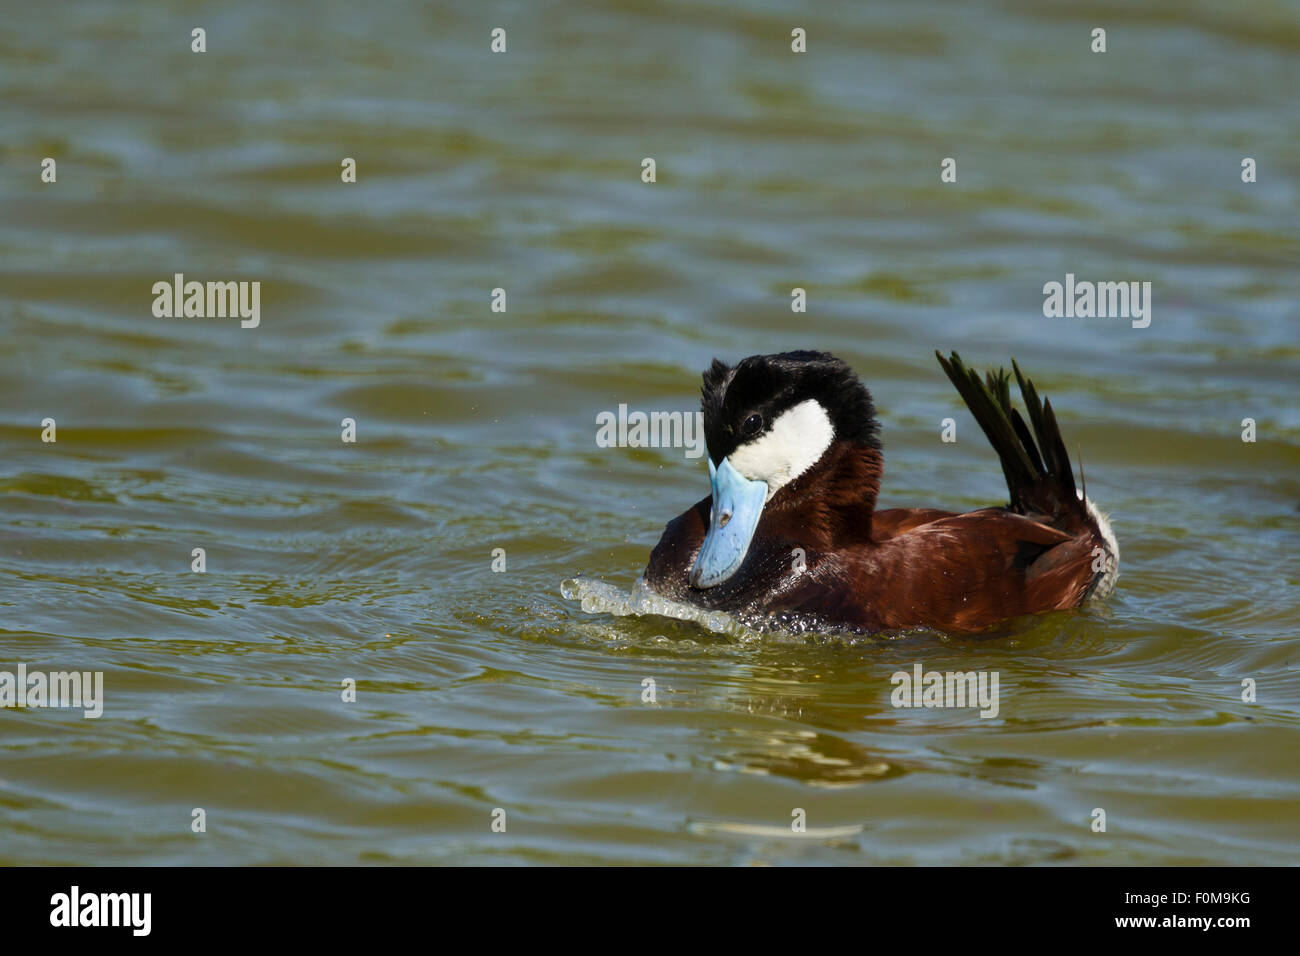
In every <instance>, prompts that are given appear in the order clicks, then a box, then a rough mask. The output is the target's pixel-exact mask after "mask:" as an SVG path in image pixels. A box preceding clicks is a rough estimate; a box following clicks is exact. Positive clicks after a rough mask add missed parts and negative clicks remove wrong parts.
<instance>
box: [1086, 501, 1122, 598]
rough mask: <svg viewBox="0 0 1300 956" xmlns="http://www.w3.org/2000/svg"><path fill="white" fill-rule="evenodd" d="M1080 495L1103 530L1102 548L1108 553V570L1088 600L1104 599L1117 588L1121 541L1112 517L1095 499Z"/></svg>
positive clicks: (1099, 528) (1091, 515) (1098, 526)
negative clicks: (1103, 511) (1116, 535)
mask: <svg viewBox="0 0 1300 956" xmlns="http://www.w3.org/2000/svg"><path fill="white" fill-rule="evenodd" d="M1079 497H1080V498H1083V504H1084V507H1085V508H1087V509H1088V515H1089V516H1090V517H1091V518H1092V520H1093V521H1095V522H1097V528H1098V530H1099V531H1100V532H1101V540H1102V550H1103V551H1104V552H1105V553H1106V570H1105V571H1103V572H1102V575H1101V580H1099V581H1098V582H1097V584H1096V585H1095V586H1094V587H1093V589H1092V594H1091V595H1090V596H1089V597H1088V600H1090V601H1104V600H1105V599H1106V598H1108V597H1110V592H1111V591H1114V590H1115V581H1116V580H1118V578H1119V541H1118V540H1116V538H1115V532H1114V530H1113V529H1112V528H1111V526H1110V519H1109V518H1108V517H1107V516H1106V515H1104V514H1102V513H1101V511H1099V510H1098V508H1097V506H1096V505H1095V504H1094V503H1093V500H1092V499H1091V498H1085V497H1084V495H1083V493H1082V492H1080V493H1079Z"/></svg>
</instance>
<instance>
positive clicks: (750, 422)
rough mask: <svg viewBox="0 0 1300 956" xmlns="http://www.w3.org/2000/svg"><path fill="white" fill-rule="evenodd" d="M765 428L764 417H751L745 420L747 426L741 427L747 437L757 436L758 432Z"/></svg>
mask: <svg viewBox="0 0 1300 956" xmlns="http://www.w3.org/2000/svg"><path fill="white" fill-rule="evenodd" d="M762 427H763V416H762V415H750V416H749V417H748V418H746V419H745V424H744V425H742V426H741V431H743V432H744V433H745V434H746V435H756V434H758V430H759V429H760V428H762Z"/></svg>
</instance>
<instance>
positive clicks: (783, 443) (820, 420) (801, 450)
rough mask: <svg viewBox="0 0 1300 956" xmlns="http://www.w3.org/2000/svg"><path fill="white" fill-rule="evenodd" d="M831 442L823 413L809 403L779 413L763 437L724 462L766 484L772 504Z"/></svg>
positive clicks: (832, 435)
mask: <svg viewBox="0 0 1300 956" xmlns="http://www.w3.org/2000/svg"><path fill="white" fill-rule="evenodd" d="M834 439H835V429H834V428H833V427H832V426H831V420H830V416H829V415H827V414H826V409H824V408H822V406H821V404H820V403H819V402H816V401H814V400H813V399H809V400H808V401H806V402H800V403H799V404H798V405H796V406H794V407H793V408H790V409H787V410H786V411H784V412H782V413H781V415H780V416H778V418H777V420H776V421H775V422H773V423H772V427H771V429H769V430H768V432H767V433H766V434H764V435H762V436H761V437H759V438H756V439H754V441H752V442H749V443H748V444H746V445H741V446H740V447H739V448H737V449H736V450H735V451H733V452H732V453H731V454H730V455H728V456H727V460H728V461H730V462H731V467H733V468H735V469H736V471H738V472H740V473H741V474H742V475H744V476H745V477H746V478H750V479H753V480H755V481H765V482H767V500H768V501H771V500H772V496H773V495H774V494H776V493H777V490H778V489H780V487H781V486H782V485H784V484H786V483H787V482H790V481H793V480H794V479H795V478H798V477H799V476H800V475H802V474H803V473H804V472H805V471H807V470H808V469H809V468H811V467H812V466H813V465H815V464H817V462H818V460H819V459H820V458H821V456H822V455H823V454H825V453H826V449H827V448H829V447H830V446H831V442H832V441H833V440H834Z"/></svg>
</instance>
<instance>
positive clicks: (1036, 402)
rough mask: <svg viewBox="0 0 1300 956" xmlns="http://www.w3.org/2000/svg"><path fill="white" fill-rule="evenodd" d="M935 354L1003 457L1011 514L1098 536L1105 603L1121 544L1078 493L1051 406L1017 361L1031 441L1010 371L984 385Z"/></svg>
mask: <svg viewBox="0 0 1300 956" xmlns="http://www.w3.org/2000/svg"><path fill="white" fill-rule="evenodd" d="M934 354H935V356H936V357H937V358H938V359H939V364H940V365H942V366H943V370H944V371H945V372H946V373H947V374H948V378H949V379H950V380H951V381H952V384H953V385H954V386H955V387H956V389H957V391H958V393H960V395H961V397H962V400H963V401H965V403H966V407H967V408H969V409H970V412H971V414H972V415H973V416H974V417H975V421H977V422H979V426H980V428H981V429H983V431H984V434H985V435H986V436H987V437H988V440H989V444H991V445H992V446H993V450H994V451H995V452H997V453H998V459H999V461H1001V463H1002V474H1003V475H1004V476H1005V477H1006V479H1007V491H1008V492H1009V494H1010V509H1011V510H1012V511H1015V512H1017V513H1018V514H1022V515H1027V516H1030V517H1034V518H1036V519H1038V520H1040V521H1043V522H1045V523H1046V524H1050V525H1051V526H1052V527H1054V528H1059V529H1060V530H1062V531H1066V532H1069V533H1071V534H1078V533H1080V532H1083V531H1085V530H1087V531H1091V532H1092V533H1093V534H1094V535H1096V538H1097V540H1098V541H1099V542H1100V544H1099V545H1098V546H1099V547H1100V548H1101V549H1102V551H1103V552H1104V553H1105V554H1104V557H1105V560H1104V561H1103V562H1101V563H1100V567H1101V570H1099V572H1098V574H1097V577H1096V579H1095V580H1094V582H1093V586H1092V591H1093V595H1092V596H1094V597H1105V596H1106V595H1107V594H1109V593H1110V591H1111V590H1112V589H1113V587H1114V583H1115V578H1116V577H1117V576H1118V573H1119V570H1118V569H1119V543H1118V542H1117V541H1116V540H1115V535H1114V533H1113V532H1112V531H1111V528H1110V522H1109V521H1107V519H1106V516H1105V515H1103V514H1101V513H1100V512H1099V511H1098V510H1097V508H1096V506H1095V505H1093V503H1092V502H1091V501H1090V500H1088V499H1087V498H1086V497H1085V496H1084V495H1082V494H1080V493H1079V491H1078V490H1077V489H1076V488H1075V485H1074V472H1073V471H1072V470H1071V468H1070V457H1069V455H1068V454H1066V451H1065V442H1064V440H1063V439H1062V438H1061V429H1060V426H1059V425H1057V423H1056V415H1055V414H1054V413H1053V412H1052V403H1051V401H1050V400H1049V399H1040V398H1039V397H1038V390H1037V389H1036V388H1034V383H1033V382H1031V381H1030V380H1029V379H1027V378H1025V376H1024V375H1022V374H1021V372H1020V366H1018V365H1017V364H1016V362H1015V360H1014V359H1012V361H1011V367H1012V369H1013V370H1014V371H1015V376H1016V382H1017V383H1018V384H1019V386H1020V397H1021V400H1022V401H1023V402H1024V405H1025V411H1026V412H1027V413H1028V415H1029V425H1032V426H1033V434H1032V435H1031V434H1030V428H1029V425H1026V424H1025V420H1024V418H1023V417H1021V415H1020V412H1019V411H1017V410H1016V409H1015V408H1012V407H1011V375H1010V374H1009V373H1008V372H1007V371H1006V370H1005V369H998V370H997V371H996V372H993V371H989V372H986V373H985V375H984V378H983V380H981V379H980V376H979V373H978V372H976V371H975V370H974V369H971V368H968V367H967V366H966V365H965V364H964V363H963V362H962V360H961V357H960V356H959V355H958V354H957V353H956V352H953V353H952V356H951V357H950V358H946V359H945V358H944V357H943V356H942V355H940V354H939V352H937V351H936V352H935V353H934Z"/></svg>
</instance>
